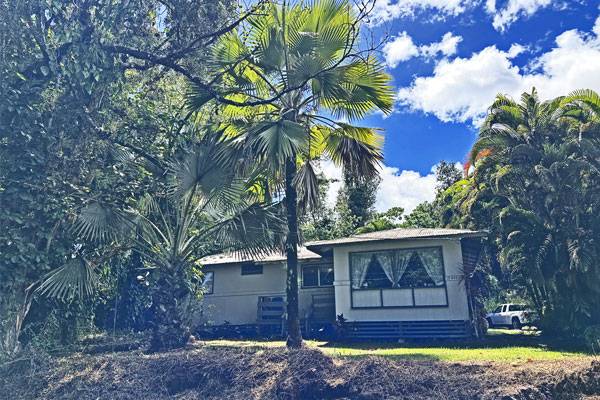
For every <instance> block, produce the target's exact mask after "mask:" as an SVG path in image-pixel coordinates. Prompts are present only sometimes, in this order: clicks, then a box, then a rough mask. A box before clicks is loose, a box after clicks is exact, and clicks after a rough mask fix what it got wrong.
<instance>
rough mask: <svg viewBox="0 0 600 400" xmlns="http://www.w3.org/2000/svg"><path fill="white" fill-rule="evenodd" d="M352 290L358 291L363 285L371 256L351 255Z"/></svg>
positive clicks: (367, 254)
mask: <svg viewBox="0 0 600 400" xmlns="http://www.w3.org/2000/svg"><path fill="white" fill-rule="evenodd" d="M351 257H352V261H351V265H352V288H353V289H360V288H362V286H363V284H364V283H365V278H366V277H367V270H368V269H369V264H370V263H371V254H369V253H366V254H352V255H351Z"/></svg>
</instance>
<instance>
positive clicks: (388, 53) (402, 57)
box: [383, 32, 419, 68]
mask: <svg viewBox="0 0 600 400" xmlns="http://www.w3.org/2000/svg"><path fill="white" fill-rule="evenodd" d="M383 54H384V56H385V62H386V64H387V65H388V66H390V67H392V68H395V67H396V66H397V65H398V64H399V63H401V62H402V61H406V60H408V59H410V58H413V57H415V56H417V55H419V48H418V47H417V46H416V45H415V44H414V42H413V40H412V38H411V37H410V36H409V35H408V34H407V33H406V32H402V33H400V34H399V35H398V36H396V37H395V38H394V39H393V40H392V41H390V42H387V43H386V44H385V45H384V46H383Z"/></svg>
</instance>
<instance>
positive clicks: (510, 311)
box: [485, 304, 535, 329]
mask: <svg viewBox="0 0 600 400" xmlns="http://www.w3.org/2000/svg"><path fill="white" fill-rule="evenodd" d="M534 315H535V313H534V312H533V311H532V310H530V309H529V308H528V307H527V306H525V305H523V304H500V305H499V306H498V307H497V308H496V309H495V310H494V311H493V312H491V313H489V314H487V315H486V316H485V319H486V321H487V323H488V326H489V327H490V328H493V327H495V326H510V327H511V328H513V329H521V327H522V326H523V325H529V324H531V323H532V322H533V321H534Z"/></svg>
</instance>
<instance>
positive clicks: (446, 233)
mask: <svg viewBox="0 0 600 400" xmlns="http://www.w3.org/2000/svg"><path fill="white" fill-rule="evenodd" d="M486 235H487V233H486V232H485V231H471V230H468V229H442V228H396V229H389V230H386V231H378V232H370V233H363V234H360V235H353V236H350V237H347V238H340V239H332V240H319V241H314V242H308V243H306V244H305V246H300V247H298V259H299V260H304V261H306V260H319V259H321V256H320V255H319V254H317V253H315V252H313V251H311V250H315V251H319V250H325V248H327V247H333V246H341V245H349V244H353V243H364V242H376V241H385V240H411V239H443V238H463V237H483V236H486ZM285 260H286V256H285V253H282V252H279V251H273V252H271V253H268V254H265V255H263V256H259V257H244V256H243V255H242V254H240V253H221V254H215V255H213V256H208V257H204V258H202V259H201V260H200V263H201V264H203V265H221V264H236V263H243V262H249V261H254V262H260V263H269V262H284V261H285Z"/></svg>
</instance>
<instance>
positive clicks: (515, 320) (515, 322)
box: [511, 317, 521, 329]
mask: <svg viewBox="0 0 600 400" xmlns="http://www.w3.org/2000/svg"><path fill="white" fill-rule="evenodd" d="M511 325H512V328H513V329H521V321H519V318H517V317H513V318H512V324H511Z"/></svg>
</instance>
